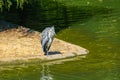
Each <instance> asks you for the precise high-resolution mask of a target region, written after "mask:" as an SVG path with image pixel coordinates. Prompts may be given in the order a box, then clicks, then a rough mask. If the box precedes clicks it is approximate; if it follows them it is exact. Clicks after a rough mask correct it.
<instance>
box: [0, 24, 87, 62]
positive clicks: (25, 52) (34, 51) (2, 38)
mask: <svg viewBox="0 0 120 80" xmlns="http://www.w3.org/2000/svg"><path fill="white" fill-rule="evenodd" d="M40 39H41V38H40V32H37V31H33V30H31V29H29V28H25V27H22V26H19V27H18V28H12V29H7V30H4V31H1V32H0V61H13V60H29V59H41V60H55V59H63V58H68V57H74V56H79V55H84V54H87V53H88V52H89V51H88V50H86V49H85V48H82V47H80V46H77V45H74V44H71V43H68V42H65V41H63V40H60V39H57V38H55V39H54V41H53V43H52V45H51V48H50V50H49V55H48V56H45V55H44V53H43V51H42V47H41V44H40Z"/></svg>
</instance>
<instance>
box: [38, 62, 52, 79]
mask: <svg viewBox="0 0 120 80" xmlns="http://www.w3.org/2000/svg"><path fill="white" fill-rule="evenodd" d="M40 80H53V77H52V75H51V74H50V68H49V65H48V64H46V65H45V64H42V70H41V78H40Z"/></svg>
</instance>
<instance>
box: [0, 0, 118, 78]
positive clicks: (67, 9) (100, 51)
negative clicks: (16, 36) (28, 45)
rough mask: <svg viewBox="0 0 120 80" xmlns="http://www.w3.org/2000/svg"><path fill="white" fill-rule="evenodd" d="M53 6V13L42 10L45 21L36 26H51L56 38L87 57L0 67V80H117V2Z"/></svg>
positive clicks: (60, 1)
mask: <svg viewBox="0 0 120 80" xmlns="http://www.w3.org/2000/svg"><path fill="white" fill-rule="evenodd" d="M53 3H54V5H55V7H56V6H57V11H56V8H55V9H54V10H53V11H52V10H51V8H47V7H44V9H45V10H46V11H45V10H43V13H41V14H42V15H43V14H44V15H46V17H45V16H44V17H45V18H43V19H45V20H42V21H43V22H40V23H39V25H41V24H44V25H46V26H48V25H50V24H55V25H56V26H57V31H58V33H57V38H59V39H62V40H65V41H68V42H70V43H74V44H76V45H79V46H82V47H84V48H86V49H88V50H89V51H90V53H89V54H88V55H86V57H85V58H80V57H77V59H75V60H72V61H66V62H59V64H58V62H57V63H54V64H51V63H42V64H41V63H33V64H21V65H16V66H14V65H9V66H1V67H0V74H1V75H0V80H120V57H119V56H120V48H119V47H120V6H119V3H120V1H119V0H105V1H104V0H96V1H94V0H80V1H78V0H74V1H73V0H69V1H68V0H65V1H63V0H58V2H53ZM45 4H46V3H45ZM79 4H81V5H79ZM54 5H53V6H54ZM43 6H46V5H43ZM54 15H55V16H54ZM47 16H48V17H47ZM28 19H31V17H28ZM52 20H53V21H52ZM40 21H41V20H40ZM29 22H31V21H30V20H28V22H27V21H26V25H27V23H29ZM48 22H49V23H48ZM28 25H33V26H34V24H32V23H30V24H28ZM37 25H38V24H37ZM64 28H65V29H64ZM36 29H38V28H36Z"/></svg>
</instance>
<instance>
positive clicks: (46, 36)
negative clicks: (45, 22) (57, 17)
mask: <svg viewBox="0 0 120 80" xmlns="http://www.w3.org/2000/svg"><path fill="white" fill-rule="evenodd" d="M55 34H56V33H55V29H54V26H52V27H47V28H45V29H44V30H43V31H42V33H41V45H42V49H43V52H44V53H45V55H48V51H49V49H50V46H51V44H52V42H53V39H54V36H55Z"/></svg>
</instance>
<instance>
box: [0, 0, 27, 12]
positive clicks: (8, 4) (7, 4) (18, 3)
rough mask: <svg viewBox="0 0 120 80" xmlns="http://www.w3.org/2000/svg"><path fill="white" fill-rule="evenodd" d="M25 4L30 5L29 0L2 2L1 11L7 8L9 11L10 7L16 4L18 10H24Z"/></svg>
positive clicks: (2, 0) (0, 1)
mask: <svg viewBox="0 0 120 80" xmlns="http://www.w3.org/2000/svg"><path fill="white" fill-rule="evenodd" d="M25 3H28V0H0V9H1V11H2V10H3V9H4V8H7V9H8V10H9V9H10V7H11V6H12V5H15V4H16V7H17V8H23V5H24V4H25Z"/></svg>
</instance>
